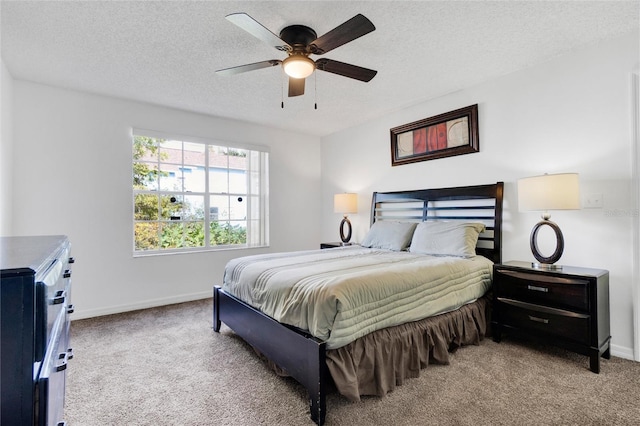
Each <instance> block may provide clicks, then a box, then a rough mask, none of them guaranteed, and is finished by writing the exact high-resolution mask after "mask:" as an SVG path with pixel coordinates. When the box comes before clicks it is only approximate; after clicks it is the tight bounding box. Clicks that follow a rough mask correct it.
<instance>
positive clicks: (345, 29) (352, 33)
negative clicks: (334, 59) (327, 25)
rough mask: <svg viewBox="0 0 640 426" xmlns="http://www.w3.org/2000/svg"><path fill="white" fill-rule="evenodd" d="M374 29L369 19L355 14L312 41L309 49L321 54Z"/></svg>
mask: <svg viewBox="0 0 640 426" xmlns="http://www.w3.org/2000/svg"><path fill="white" fill-rule="evenodd" d="M375 29H376V27H375V26H374V25H373V23H372V22H371V21H370V20H368V19H367V18H365V17H364V15H362V14H357V15H356V16H354V17H353V18H351V19H349V20H348V21H346V22H344V23H343V24H341V25H338V26H337V27H335V28H334V29H332V30H331V31H329V32H328V33H326V34H325V35H323V36H320V37H318V38H317V39H316V40H314V41H312V42H311V43H310V44H309V47H310V49H311V53H313V54H316V55H323V54H325V53H327V52H329V51H330V50H333V49H335V48H336V47H340V46H342V45H343V44H346V43H349V42H350V41H353V40H355V39H357V38H358V37H362V36H363V35H365V34H369V33H370V32H371V31H373V30H375Z"/></svg>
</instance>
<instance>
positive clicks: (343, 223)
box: [340, 216, 351, 245]
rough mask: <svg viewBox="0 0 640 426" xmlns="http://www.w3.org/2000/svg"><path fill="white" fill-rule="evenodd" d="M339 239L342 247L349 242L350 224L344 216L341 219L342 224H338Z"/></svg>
mask: <svg viewBox="0 0 640 426" xmlns="http://www.w3.org/2000/svg"><path fill="white" fill-rule="evenodd" d="M345 225H346V227H347V235H346V236H345V235H344V228H345ZM340 239H341V240H342V245H346V244H347V243H348V242H349V240H351V222H350V221H349V219H347V216H345V217H344V218H343V219H342V222H340Z"/></svg>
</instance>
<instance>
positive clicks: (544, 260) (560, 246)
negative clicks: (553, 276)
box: [529, 218, 564, 269]
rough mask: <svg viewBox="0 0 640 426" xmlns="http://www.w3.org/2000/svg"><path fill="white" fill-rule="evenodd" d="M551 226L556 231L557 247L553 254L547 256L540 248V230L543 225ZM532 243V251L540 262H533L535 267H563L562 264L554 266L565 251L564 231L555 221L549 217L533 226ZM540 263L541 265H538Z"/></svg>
mask: <svg viewBox="0 0 640 426" xmlns="http://www.w3.org/2000/svg"><path fill="white" fill-rule="evenodd" d="M545 225H546V226H549V227H550V228H551V229H553V231H554V232H555V233H556V249H555V251H554V252H553V254H552V255H551V256H549V257H545V256H544V255H542V254H541V253H540V249H539V248H538V231H539V230H540V228H541V227H542V226H545ZM529 242H530V245H531V252H532V253H533V257H535V258H536V260H537V261H538V262H540V263H538V264H535V263H534V264H532V266H533V267H534V268H536V267H539V268H540V269H543V268H544V269H562V266H558V267H554V266H553V264H554V263H556V262H557V261H558V260H560V257H562V252H563V251H564V237H563V236H562V231H560V227H559V226H558V225H556V224H555V223H554V222H551V221H550V220H548V219H546V218H545V219H544V220H541V221H540V222H538V223H536V226H534V227H533V230H532V231H531V239H530V240H529ZM536 265H540V266H536Z"/></svg>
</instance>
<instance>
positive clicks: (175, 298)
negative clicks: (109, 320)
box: [71, 290, 213, 321]
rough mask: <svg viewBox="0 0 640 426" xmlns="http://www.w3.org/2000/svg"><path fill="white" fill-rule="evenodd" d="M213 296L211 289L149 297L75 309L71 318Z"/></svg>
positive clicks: (96, 315) (117, 312)
mask: <svg viewBox="0 0 640 426" xmlns="http://www.w3.org/2000/svg"><path fill="white" fill-rule="evenodd" d="M211 297H213V290H211V291H204V292H201V293H191V294H183V295H180V296H172V297H165V298H161V299H150V300H145V301H142V302H138V303H131V304H127V305H118V306H109V307H106V308H99V309H87V310H82V309H76V310H75V312H74V313H73V315H71V320H72V321H73V320H80V319H86V318H93V317H100V316H103V315H112V314H121V313H123V312H129V311H137V310H139V309H148V308H155V307H158V306H165V305H173V304H174V303H183V302H191V301H194V300H201V299H208V298H211Z"/></svg>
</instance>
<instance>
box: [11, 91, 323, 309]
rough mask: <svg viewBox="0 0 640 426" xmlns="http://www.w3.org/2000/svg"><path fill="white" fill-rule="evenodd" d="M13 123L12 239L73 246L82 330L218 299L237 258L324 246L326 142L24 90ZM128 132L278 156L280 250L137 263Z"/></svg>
mask: <svg viewBox="0 0 640 426" xmlns="http://www.w3.org/2000/svg"><path fill="white" fill-rule="evenodd" d="M213 101H215V100H212V102H213ZM13 119H14V139H15V144H14V156H13V159H14V172H15V173H14V185H13V201H14V203H15V206H16V207H15V210H14V220H13V234H14V235H40V234H66V235H68V236H69V238H70V240H71V243H72V247H73V248H72V250H73V255H74V257H76V259H77V262H76V264H75V265H74V272H73V274H74V275H73V283H74V288H73V303H74V304H75V306H76V313H75V314H74V319H79V318H83V317H87V316H94V315H100V314H107V313H113V312H119V311H125V310H130V309H137V308H144V307H149V306H154V305H160V304H165V303H172V302H178V301H184V300H191V299H198V298H203V297H210V296H211V294H212V287H213V285H214V284H220V283H221V280H222V275H223V268H224V265H225V264H226V262H227V261H228V260H229V259H231V258H232V257H236V256H242V255H249V254H257V253H261V252H265V251H287V250H299V249H309V248H315V247H318V245H319V243H320V230H319V227H318V228H314V227H310V226H308V224H309V223H320V215H321V213H320V197H318V195H317V194H318V193H319V192H320V140H319V138H317V137H311V136H307V135H301V134H294V133H290V132H285V131H280V130H274V129H270V128H265V127H261V126H256V125H252V124H248V123H242V122H238V121H231V120H225V119H220V118H213V117H208V116H203V115H198V114H193V113H187V112H183V111H178V110H171V109H167V108H161V107H156V106H152V105H147V104H141V103H135V102H129V101H124V100H118V99H113V98H107V97H101V96H96V95H90V94H86V93H79V92H73V91H68V90H63V89H59V88H53V87H48V86H43V85H38V84H34V83H29V82H24V81H19V80H16V81H15V82H14V111H13ZM131 127H138V128H143V129H152V130H158V131H163V132H168V133H173V134H178V135H187V136H197V137H201V138H209V139H217V140H223V141H239V142H246V143H251V144H259V145H266V146H269V147H270V170H271V175H270V195H271V196H270V207H271V208H270V229H271V247H270V248H269V249H244V250H232V251H222V252H202V253H191V254H178V255H162V256H151V257H143V258H135V259H134V258H133V257H132V232H133V231H132V229H133V225H132V190H131V176H132V175H131V173H132V172H131ZM302 229H304V232H299V231H300V230H302Z"/></svg>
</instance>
